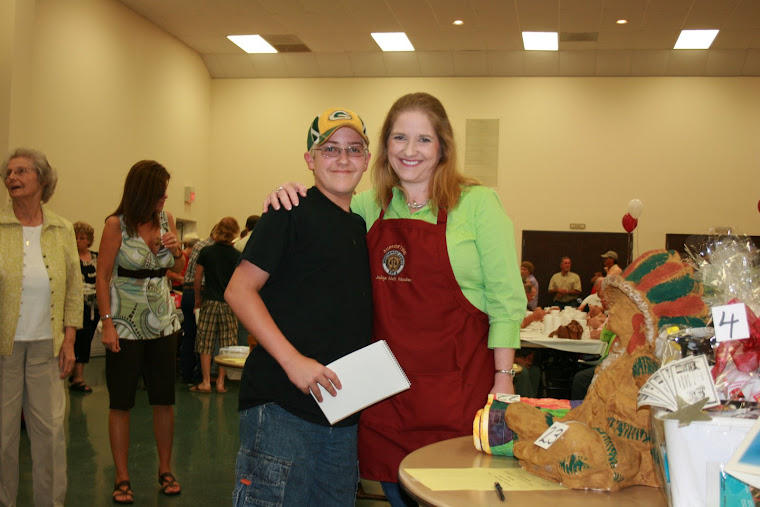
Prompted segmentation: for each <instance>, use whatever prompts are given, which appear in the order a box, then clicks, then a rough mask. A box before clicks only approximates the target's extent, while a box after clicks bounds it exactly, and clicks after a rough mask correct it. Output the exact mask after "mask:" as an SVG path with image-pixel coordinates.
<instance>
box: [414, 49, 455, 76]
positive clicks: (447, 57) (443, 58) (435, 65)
mask: <svg viewBox="0 0 760 507" xmlns="http://www.w3.org/2000/svg"><path fill="white" fill-rule="evenodd" d="M417 60H418V61H419V62H420V74H421V75H422V76H427V77H435V76H453V75H454V58H453V56H452V54H451V51H417Z"/></svg>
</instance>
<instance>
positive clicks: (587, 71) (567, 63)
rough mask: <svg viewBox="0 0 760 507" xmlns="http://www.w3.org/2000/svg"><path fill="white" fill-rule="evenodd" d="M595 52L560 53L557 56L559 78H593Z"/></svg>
mask: <svg viewBox="0 0 760 507" xmlns="http://www.w3.org/2000/svg"><path fill="white" fill-rule="evenodd" d="M597 53H598V52H597V51H562V52H560V54H559V74H560V75H561V76H593V75H595V73H596V54H597Z"/></svg>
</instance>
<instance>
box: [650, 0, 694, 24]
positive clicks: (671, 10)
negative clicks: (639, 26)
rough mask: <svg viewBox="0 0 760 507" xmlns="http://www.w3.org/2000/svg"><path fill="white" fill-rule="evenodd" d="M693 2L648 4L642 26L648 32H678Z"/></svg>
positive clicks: (681, 0)
mask: <svg viewBox="0 0 760 507" xmlns="http://www.w3.org/2000/svg"><path fill="white" fill-rule="evenodd" d="M693 2H694V0H667V1H665V2H657V1H654V2H648V3H647V7H646V11H645V13H644V21H643V26H644V27H646V28H647V29H649V30H673V29H675V30H680V27H681V26H682V25H683V23H684V20H685V19H686V15H687V14H688V13H689V9H690V8H691V5H692V3H693Z"/></svg>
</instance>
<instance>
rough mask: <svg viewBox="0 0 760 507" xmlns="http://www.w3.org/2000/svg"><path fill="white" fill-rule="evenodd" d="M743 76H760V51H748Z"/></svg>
mask: <svg viewBox="0 0 760 507" xmlns="http://www.w3.org/2000/svg"><path fill="white" fill-rule="evenodd" d="M742 75H745V76H760V49H749V50H747V58H746V59H745V60H744V67H742Z"/></svg>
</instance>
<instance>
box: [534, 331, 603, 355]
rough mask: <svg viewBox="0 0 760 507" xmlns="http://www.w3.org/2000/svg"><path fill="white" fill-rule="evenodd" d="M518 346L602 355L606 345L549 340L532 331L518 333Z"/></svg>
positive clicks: (592, 342) (594, 341)
mask: <svg viewBox="0 0 760 507" xmlns="http://www.w3.org/2000/svg"><path fill="white" fill-rule="evenodd" d="M520 345H521V346H522V347H525V348H531V347H534V348H548V349H555V350H562V351H565V352H578V353H580V354H600V355H601V354H602V353H603V352H604V349H605V348H606V347H607V344H606V343H604V342H600V341H599V340H591V339H584V340H570V339H567V338H549V337H548V336H547V335H545V334H543V333H541V332H539V331H534V330H532V329H523V330H521V331H520Z"/></svg>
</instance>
